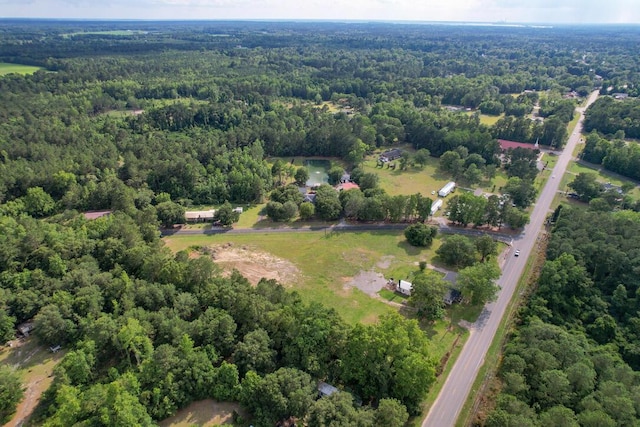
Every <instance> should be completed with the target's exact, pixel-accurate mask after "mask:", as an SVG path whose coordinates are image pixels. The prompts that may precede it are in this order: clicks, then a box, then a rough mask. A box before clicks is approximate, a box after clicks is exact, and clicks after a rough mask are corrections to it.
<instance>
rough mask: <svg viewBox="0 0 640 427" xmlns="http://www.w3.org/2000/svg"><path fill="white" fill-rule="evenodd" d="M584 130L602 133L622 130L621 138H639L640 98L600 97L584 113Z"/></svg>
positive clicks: (611, 133) (607, 133) (608, 133)
mask: <svg viewBox="0 0 640 427" xmlns="http://www.w3.org/2000/svg"><path fill="white" fill-rule="evenodd" d="M584 130H585V131H586V132H591V131H593V130H595V131H598V132H599V133H601V134H604V135H615V134H616V133H618V132H623V138H624V137H625V136H626V137H628V138H640V100H638V99H625V100H616V99H614V98H612V97H610V96H602V97H600V98H599V99H598V100H597V101H596V102H594V103H593V104H592V105H591V106H589V109H588V110H587V111H586V113H585V118H584Z"/></svg>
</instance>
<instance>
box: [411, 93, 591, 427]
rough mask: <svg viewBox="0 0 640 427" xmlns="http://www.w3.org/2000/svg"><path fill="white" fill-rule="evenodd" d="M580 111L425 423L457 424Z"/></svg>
mask: <svg viewBox="0 0 640 427" xmlns="http://www.w3.org/2000/svg"><path fill="white" fill-rule="evenodd" d="M597 97H598V92H593V93H592V94H591V95H590V96H589V100H588V102H587V106H588V105H590V104H591V103H593V102H594V101H595V100H596V99H597ZM578 112H579V113H580V116H581V117H580V121H579V122H578V125H577V126H576V128H575V130H574V131H573V133H572V134H571V135H570V136H569V141H568V142H567V145H566V147H565V149H564V151H563V152H562V154H560V156H559V158H558V163H557V164H556V166H555V168H554V169H553V171H552V173H551V176H552V178H550V179H549V180H548V181H547V184H546V185H545V186H544V188H543V189H542V192H541V193H540V196H539V197H538V200H537V202H536V205H535V206H534V208H533V212H532V213H531V221H530V222H529V224H528V225H527V226H526V227H525V228H524V231H523V232H522V234H521V235H519V236H517V237H515V238H514V239H513V247H512V248H511V250H510V251H509V253H508V254H507V259H506V262H505V263H504V266H503V269H502V276H501V277H500V279H498V285H499V286H500V287H501V288H502V289H501V290H500V292H499V294H498V299H497V300H496V301H495V302H493V303H491V304H488V305H487V306H486V307H485V309H484V311H483V312H482V314H481V315H480V318H479V319H478V321H477V322H476V323H475V324H474V325H473V326H472V328H471V329H470V335H469V339H468V340H467V342H466V344H465V345H464V347H463V349H462V352H461V353H460V356H459V357H458V359H457V360H456V363H455V365H454V366H453V368H452V370H451V372H450V373H449V376H448V377H447V379H446V381H445V383H444V386H443V387H442V390H441V391H440V394H439V395H438V398H437V399H436V401H435V402H434V404H433V406H432V407H431V410H430V411H429V413H428V414H427V417H426V418H425V419H424V421H423V423H422V427H447V426H454V425H455V423H456V420H457V418H458V415H459V414H460V411H461V410H462V407H463V406H464V403H465V402H466V400H467V396H468V395H469V392H470V390H471V386H472V385H473V382H474V380H475V378H476V376H477V375H478V371H479V370H480V366H482V363H483V362H484V357H485V355H486V354H487V350H488V349H489V346H490V345H491V342H492V341H493V339H494V337H495V334H496V331H497V329H498V325H499V324H500V321H501V320H502V316H503V315H504V313H505V310H506V308H507V305H508V304H509V301H510V300H511V297H512V296H513V293H514V291H515V288H516V285H517V283H518V280H519V279H520V276H521V275H522V272H523V271H524V267H525V265H526V262H527V258H529V255H530V254H531V251H532V249H533V247H534V245H535V244H536V239H537V236H538V233H539V231H540V229H541V228H542V226H543V224H544V221H545V219H546V218H547V215H548V214H549V208H550V206H551V203H552V201H553V198H554V197H555V195H556V193H557V191H558V187H559V185H560V180H561V178H562V175H563V174H564V172H565V171H566V169H567V166H568V165H569V162H570V161H571V159H572V153H573V150H574V149H575V147H576V144H577V143H578V141H579V140H580V133H581V131H582V121H583V119H584V109H582V108H580V109H578ZM515 250H519V251H520V256H519V257H515V256H514V255H513V252H514V251H515Z"/></svg>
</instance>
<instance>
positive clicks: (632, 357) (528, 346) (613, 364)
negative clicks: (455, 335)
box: [486, 207, 640, 427]
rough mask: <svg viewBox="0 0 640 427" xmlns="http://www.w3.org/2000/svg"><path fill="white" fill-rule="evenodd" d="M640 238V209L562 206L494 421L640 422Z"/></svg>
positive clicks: (510, 354) (511, 351)
mask: <svg viewBox="0 0 640 427" xmlns="http://www.w3.org/2000/svg"><path fill="white" fill-rule="evenodd" d="M594 224H595V225H596V227H595V228H594ZM639 235H640V217H638V214H637V213H635V212H630V211H619V212H616V213H601V212H595V211H585V210H584V209H581V208H569V207H565V208H563V209H561V211H560V213H559V215H558V219H557V221H556V223H555V225H554V226H553V232H552V236H551V240H550V242H549V245H548V248H547V261H546V262H545V264H544V267H543V268H542V272H541V274H540V278H539V280H538V283H537V289H536V290H535V292H534V294H533V296H532V297H531V300H530V301H529V304H528V307H526V309H524V312H523V313H522V324H520V325H519V326H518V329H517V332H516V333H515V334H514V336H513V337H512V339H511V341H510V342H509V343H508V344H507V346H506V350H505V355H504V358H503V360H502V366H501V369H500V378H501V379H502V382H503V388H502V393H501V394H500V395H499V397H498V400H497V408H496V410H495V411H494V412H492V413H491V414H490V415H489V417H488V419H487V422H486V425H487V426H505V425H518V426H538V425H557V426H560V425H562V426H578V425H580V426H594V427H595V426H598V427H601V426H631V425H638V419H640V374H639V373H638V369H640V352H639V350H640V341H639V336H638V331H639V329H638V324H639V322H640V318H639V317H638V313H639V311H638V309H639V307H640V305H639V304H640V298H639V295H640V293H639V289H640V282H639V281H638V274H637V271H638V267H639V265H640V258H638V253H639V252H638V240H639V239H638V236H639Z"/></svg>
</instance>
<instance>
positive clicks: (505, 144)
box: [498, 139, 540, 151]
mask: <svg viewBox="0 0 640 427" xmlns="http://www.w3.org/2000/svg"><path fill="white" fill-rule="evenodd" d="M498 144H500V150H502V151H507V150H509V149H514V148H525V149H527V150H538V149H540V147H538V145H537V144H527V143H525V142H515V141H507V140H506V139H499V140H498Z"/></svg>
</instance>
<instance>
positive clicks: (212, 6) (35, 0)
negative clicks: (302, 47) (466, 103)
mask: <svg viewBox="0 0 640 427" xmlns="http://www.w3.org/2000/svg"><path fill="white" fill-rule="evenodd" d="M0 5H2V7H1V8H0V16H3V17H28V18H29V17H30V18H39V17H42V18H89V19H90V18H100V19H110V18H116V19H117V18H126V19H362V20H411V21H479V22H495V21H509V22H537V23H640V1H639V0H607V2H606V3H603V0H97V1H96V0H0Z"/></svg>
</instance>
